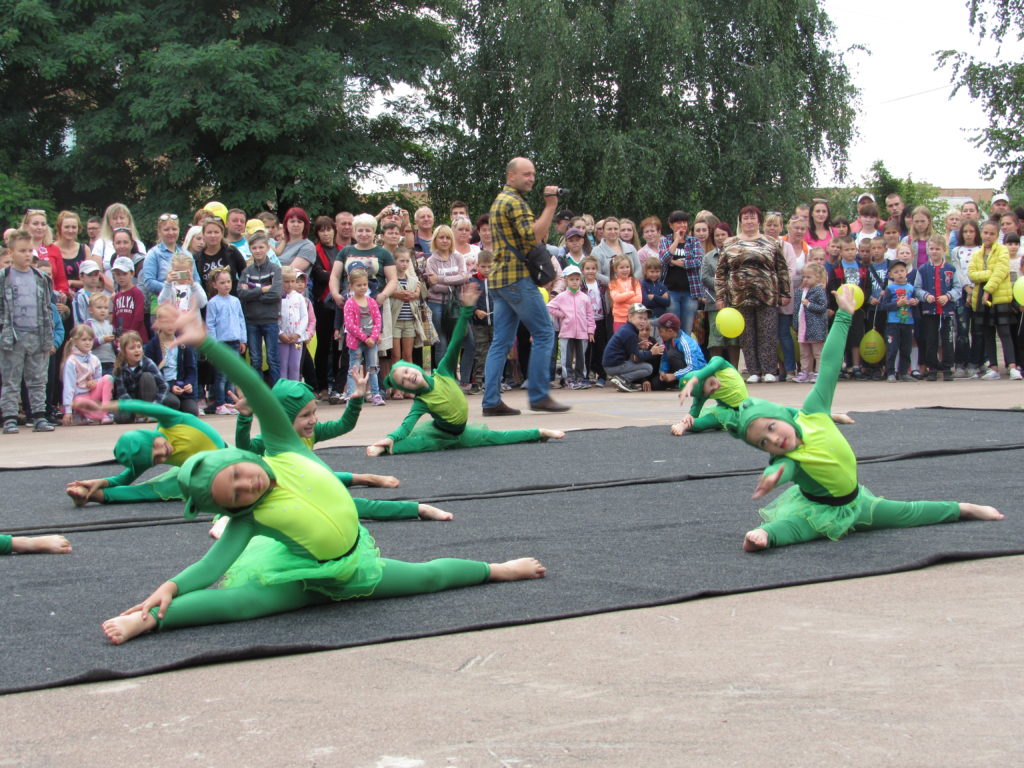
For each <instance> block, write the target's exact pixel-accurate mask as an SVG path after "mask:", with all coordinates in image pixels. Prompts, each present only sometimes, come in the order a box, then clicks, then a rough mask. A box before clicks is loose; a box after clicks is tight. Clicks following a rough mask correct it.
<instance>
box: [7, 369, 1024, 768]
mask: <svg viewBox="0 0 1024 768" xmlns="http://www.w3.org/2000/svg"><path fill="white" fill-rule="evenodd" d="M805 393H806V388H805V387H801V386H800V385H797V384H770V385H757V386H755V387H752V394H754V395H755V396H758V397H767V398H771V399H775V400H778V401H780V402H785V403H788V404H793V405H796V404H798V403H799V402H800V400H801V399H802V397H803V395H804V394H805ZM554 395H555V396H556V397H557V398H559V399H563V400H565V401H566V402H568V403H571V404H572V405H573V406H574V408H573V410H572V411H571V412H569V413H568V414H529V413H524V415H523V416H519V417H511V418H502V419H492V420H487V423H490V424H493V425H494V426H498V425H501V426H507V427H518V426H521V425H526V424H541V423H542V424H543V425H544V426H550V427H553V428H569V429H571V428H580V427H586V428H602V427H616V426H626V425H653V424H659V423H660V424H665V425H666V428H667V425H668V424H669V423H670V421H671V420H672V419H673V418H674V417H675V416H676V415H677V414H678V413H679V407H678V405H677V404H676V402H675V398H674V395H673V394H672V393H664V392H662V393H637V394H625V393H617V392H612V391H611V390H608V389H605V390H597V391H595V390H590V391H584V392H565V393H558V392H556V393H554ZM506 401H507V402H509V404H510V405H513V406H515V407H521V406H525V396H524V394H523V393H521V392H515V393H511V396H509V397H506ZM929 405H946V406H952V407H986V408H1012V407H1018V408H1019V407H1021V406H1022V405H1024V386H1022V384H1021V383H1020V382H1010V381H1008V380H1003V381H998V382H980V381H969V382H968V381H957V382H953V383H918V382H914V383H910V382H908V383H904V384H884V383H861V382H841V383H840V385H839V389H838V393H837V398H836V409H837V410H849V411H858V410H877V409H890V408H901V407H915V406H929ZM407 407H408V406H407V405H403V404H400V403H389V404H388V405H387V406H385V407H383V408H366V409H365V410H364V415H363V417H362V419H361V420H360V424H359V427H358V428H357V430H356V431H355V432H353V433H350V434H349V435H347V436H345V437H344V438H340V439H339V440H338V441H336V444H349V445H358V444H366V443H368V442H372V441H373V440H374V439H376V438H377V437H378V436H380V435H383V434H384V433H385V432H387V431H388V430H389V429H391V428H392V426H393V425H394V424H396V423H397V422H398V421H399V420H400V419H401V417H402V415H403V414H404V412H405V410H406V409H407ZM325 410H326V411H328V413H326V414H325V416H326V417H327V418H331V417H332V414H333V413H334V412H340V408H327V409H325ZM471 418H473V419H474V420H476V419H479V399H478V398H477V399H475V400H474V399H471ZM211 423H214V424H217V425H218V428H219V429H221V431H222V432H223V433H224V434H225V435H226V436H228V437H230V435H231V430H232V421H231V419H229V418H227V417H213V418H211ZM120 431H122V428H119V427H115V426H108V427H78V428H62V429H61V430H59V432H58V434H57V436H58V437H60V438H61V439H60V440H59V443H58V441H57V440H55V439H54V437H55V436H54V435H41V434H31V433H27V434H21V435H18V436H4V437H3V438H0V466H8V467H10V466H35V465H38V464H44V463H45V464H77V463H81V462H85V461H95V460H103V459H107V458H109V457H110V447H111V446H112V444H113V441H114V439H115V437H116V435H117V434H119V433H120ZM950 439H954V440H955V434H954V435H953V436H952V437H951V438H950ZM480 450H481V451H483V450H485V449H480ZM380 461H381V462H382V463H381V470H380V471H381V472H384V471H388V472H391V471H396V470H392V469H390V468H391V467H396V465H395V464H392V463H391V462H390V460H388V459H382V460H380ZM384 467H389V469H384ZM993 468H994V471H1014V468H1012V467H1008V466H1002V465H1000V464H999V462H998V461H996V462H994V467H993ZM399 474H400V472H399ZM0 477H2V475H0ZM983 484H984V480H983V478H981V479H979V486H983ZM63 501H64V500H63V498H60V500H59V502H58V503H63ZM1004 511H1005V512H1007V513H1008V514H1014V515H1016V514H1020V510H1019V509H1013V510H1004ZM742 533H743V532H742V531H737V546H739V543H740V539H741V537H742ZM837 546H841V544H838V545H837ZM752 556H753V557H756V555H752ZM71 557H74V555H71ZM548 565H549V566H550V567H551V568H557V563H549V564H548ZM1022 577H1024V557H1010V558H999V559H989V560H976V561H969V562H963V563H954V564H947V565H940V566H935V567H931V568H926V569H924V570H919V571H913V572H909V573H902V574H896V575H888V576H878V577H872V578H865V579H856V580H849V581H839V582H831V583H825V584H815V585H809V586H800V587H792V588H787V589H778V590H766V591H759V592H754V593H749V594H743V595H731V596H726V597H720V598H714V599H705V600H697V601H692V602H687V603H680V604H674V605H669V606H661V607H657V608H649V609H642V610H632V611H621V612H615V613H608V614H602V615H599V616H591V617H585V618H578V619H571V620H564V621H555V622H546V623H540V624H533V625H527V626H517V627H510V628H505V629H498V630H486V631H480V632H471V633H465V634H456V635H449V636H442V637H434V638H427V639H421V640H411V641H404V642H396V643H388V644H382V645H376V646H364V647H359V648H352V649H346V650H340V651H330V652H324V653H317V654H308V655H301V656H289V657H282V658H277V659H266V660H259V661H250V662H241V663H233V664H223V665H215V666H209V667H199V668H193V669H187V670H182V671H178V672H172V673H167V674H162V675H154V676H149V677H141V678H134V679H130V680H124V681H114V682H106V683H98V684H91V685H83V686H74V687H68V688H59V689H51V690H45V691H38V692H32V693H25V694H15V695H9V696H5V697H3V698H2V699H0V703H2V706H0V732H2V733H3V734H4V740H3V745H2V747H0V766H66V765H75V766H100V765H103V766H107V765H120V764H140V765H147V766H179V765H180V766H192V765H195V766H243V765H246V766H247V765H251V766H359V767H363V766H365V767H366V768H418V767H420V766H423V768H433V767H434V766H516V767H517V768H520V767H522V768H525V767H527V766H624V767H625V766H712V767H717V766H826V765H828V766H832V765H842V766H865V768H866V767H867V766H908V767H910V766H922V767H924V766H974V765H979V766H980V765H985V766H990V765H994V764H1009V765H1013V764H1016V761H1017V760H1020V759H1022V758H1024V693H1022V691H1021V681H1022V680H1024V632H1022V631H1021V630H1022V618H1021V617H1022V615H1024V612H1022V611H1021V608H1020V599H1021V593H1022V589H1021V587H1022V584H1024V578H1022ZM154 586H155V585H154ZM296 617H297V618H296V620H297V621H298V620H301V618H300V617H301V614H296ZM102 618H105V617H97V641H98V642H99V641H100V633H99V622H100V620H101V619H102Z"/></svg>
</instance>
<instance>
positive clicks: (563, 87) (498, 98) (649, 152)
mask: <svg viewBox="0 0 1024 768" xmlns="http://www.w3.org/2000/svg"><path fill="white" fill-rule="evenodd" d="M458 24H459V29H460V30H461V34H460V37H459V39H458V48H457V53H456V55H455V56H454V58H453V59H452V61H451V62H450V63H448V64H446V65H445V66H443V67H441V69H440V70H439V71H438V72H437V74H436V76H434V77H432V78H431V88H430V90H429V95H428V100H427V105H428V106H429V107H430V108H431V109H432V110H435V111H436V114H437V116H438V119H436V120H434V121H433V122H430V123H429V124H428V125H427V126H426V127H427V129H428V132H429V137H430V141H429V142H428V144H429V149H430V153H429V155H427V156H426V157H425V158H424V164H423V170H422V172H421V175H422V176H423V177H424V178H426V179H428V180H429V183H430V191H431V198H432V199H434V200H436V201H437V202H438V205H444V204H447V202H448V201H450V200H452V199H456V198H458V199H462V200H467V201H468V202H469V203H470V205H471V208H472V210H474V211H477V210H486V209H487V208H488V207H489V206H490V203H491V201H492V200H493V197H494V194H495V192H496V190H497V189H498V188H499V187H500V184H501V183H502V182H503V180H504V167H505V163H506V162H507V161H508V160H509V159H510V158H512V157H514V156H516V155H525V156H527V157H530V158H531V159H532V160H533V161H534V162H535V164H536V165H537V168H538V185H543V184H545V183H559V184H561V185H562V186H565V187H570V188H572V189H573V190H574V192H573V195H572V196H571V197H570V198H568V199H566V200H564V201H563V203H564V205H566V206H568V207H570V208H573V209H575V210H587V211H591V212H593V213H594V214H596V215H598V216H601V215H605V214H609V213H613V212H614V213H616V214H618V215H627V216H631V217H633V218H640V217H643V216H645V215H648V214H650V213H657V214H659V215H661V216H664V215H665V214H666V213H668V211H670V210H672V209H674V208H682V209H685V210H690V211H694V210H696V209H697V208H699V207H704V208H710V209H711V210H715V211H716V212H718V213H719V214H720V215H722V216H723V217H724V218H731V217H732V216H733V215H734V213H735V211H736V210H738V209H739V208H740V207H741V206H742V205H744V204H747V203H756V204H758V205H761V206H763V207H765V208H774V207H777V206H780V205H783V204H785V205H789V204H791V203H793V202H795V201H796V200H797V199H800V198H801V197H802V196H803V193H804V190H805V189H806V188H808V187H810V186H811V185H812V183H813V169H814V166H815V164H816V163H818V162H822V163H824V164H827V165H831V166H832V167H833V168H835V169H837V170H840V171H841V170H842V169H843V166H844V163H845V160H846V148H847V146H848V144H849V143H850V140H851V138H852V135H851V125H852V124H853V122H854V121H853V109H852V102H853V100H854V98H855V96H856V93H855V91H854V90H853V88H852V86H851V85H850V79H849V75H848V73H847V71H846V68H845V67H844V66H843V64H842V62H841V60H840V58H839V56H838V55H836V54H834V53H832V52H831V51H830V50H829V48H830V46H831V44H832V43H833V38H832V26H831V23H830V22H829V20H828V18H827V16H826V15H825V14H824V13H823V12H822V11H821V9H820V8H819V7H818V4H817V2H814V0H774V1H773V2H766V0H723V1H721V2H715V3H702V2H698V1H697V0H682V1H680V0H612V1H611V2H608V1H607V0H601V1H596V0H510V1H509V2H502V3H497V2H494V0H468V1H467V3H466V5H465V7H464V8H463V11H462V13H461V14H460V16H459V17H458Z"/></svg>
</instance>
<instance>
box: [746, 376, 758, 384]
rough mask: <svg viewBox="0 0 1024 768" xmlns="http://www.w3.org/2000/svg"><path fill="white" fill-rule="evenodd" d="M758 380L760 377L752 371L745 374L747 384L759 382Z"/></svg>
mask: <svg viewBox="0 0 1024 768" xmlns="http://www.w3.org/2000/svg"><path fill="white" fill-rule="evenodd" d="M760 382H761V377H760V376H758V375H757V374H756V373H752V374H750V375H749V376H747V384H759V383H760Z"/></svg>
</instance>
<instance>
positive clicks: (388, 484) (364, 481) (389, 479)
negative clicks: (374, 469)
mask: <svg viewBox="0 0 1024 768" xmlns="http://www.w3.org/2000/svg"><path fill="white" fill-rule="evenodd" d="M352 485H373V486H376V487H377V488H397V487H398V486H399V481H398V478H397V477H395V476H394V475H352Z"/></svg>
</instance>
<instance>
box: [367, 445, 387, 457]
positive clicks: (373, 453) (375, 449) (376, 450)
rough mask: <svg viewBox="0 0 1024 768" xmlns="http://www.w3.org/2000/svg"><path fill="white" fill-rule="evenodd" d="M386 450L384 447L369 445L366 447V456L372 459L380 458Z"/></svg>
mask: <svg viewBox="0 0 1024 768" xmlns="http://www.w3.org/2000/svg"><path fill="white" fill-rule="evenodd" d="M384 451H385V448H384V446H383V445H368V446H366V455H367V456H369V457H370V458H371V459H372V458H375V457H377V456H380V455H381V454H382V453H384Z"/></svg>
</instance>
